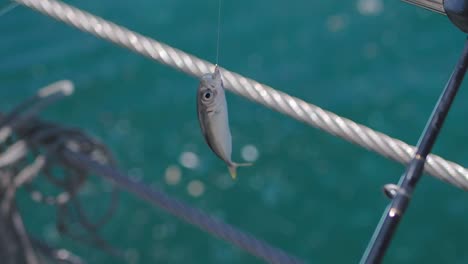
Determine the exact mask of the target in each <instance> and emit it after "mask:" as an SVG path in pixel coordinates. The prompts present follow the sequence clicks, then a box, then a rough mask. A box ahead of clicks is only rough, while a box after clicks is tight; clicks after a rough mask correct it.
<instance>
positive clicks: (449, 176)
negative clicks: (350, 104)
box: [15, 0, 468, 190]
mask: <svg viewBox="0 0 468 264" xmlns="http://www.w3.org/2000/svg"><path fill="white" fill-rule="evenodd" d="M15 1H16V2H18V3H20V4H23V5H25V6H27V7H30V8H32V9H34V10H37V11H39V12H41V13H43V14H45V15H48V16H51V17H53V18H55V19H57V20H59V21H62V22H65V23H67V24H69V25H71V26H74V27H76V28H78V29H80V30H82V31H85V32H88V33H91V34H93V35H95V36H97V37H99V38H103V39H106V40H108V41H110V42H113V43H115V44H118V45H120V46H122V47H125V48H128V49H131V50H133V51H135V52H137V53H139V54H141V55H144V56H146V57H149V58H151V59H153V60H155V61H158V62H160V63H162V64H165V65H168V66H170V67H173V68H175V69H178V70H181V71H183V72H185V73H187V74H189V75H193V76H197V77H199V76H201V75H202V74H204V73H207V72H210V71H212V70H213V69H214V65H213V64H212V63H209V62H207V61H205V60H201V59H199V58H197V57H195V56H192V55H190V54H187V53H185V52H183V51H181V50H178V49H175V48H172V47H170V46H168V45H166V44H163V43H161V42H158V41H156V40H153V39H151V38H148V37H145V36H143V35H141V34H138V33H136V32H133V31H131V30H128V29H126V28H124V27H121V26H119V25H116V24H114V23H111V22H108V21H106V20H104V19H102V18H99V17H97V16H94V15H92V14H90V13H87V12H84V11H81V10H79V9H77V8H75V7H72V6H70V5H67V4H65V3H62V2H59V1H56V0H15ZM223 78H224V83H225V86H226V89H228V90H230V91H232V92H234V93H236V94H238V95H241V96H244V97H246V98H248V99H250V100H252V101H254V102H257V103H259V104H262V105H264V106H266V107H269V108H271V109H274V110H276V111H278V112H281V113H283V114H286V115H288V116H290V117H292V118H295V119H297V120H300V121H302V122H304V123H306V124H309V125H311V126H314V127H317V128H320V129H322V130H324V131H326V132H328V133H330V134H333V135H335V136H338V137H341V138H344V139H346V140H348V141H350V142H352V143H354V144H357V145H360V146H362V147H364V148H366V149H368V150H372V151H374V152H377V153H379V154H381V155H383V156H385V157H387V158H390V159H393V160H395V161H398V162H400V163H403V164H407V163H408V162H409V161H410V159H411V158H412V156H413V155H414V152H415V148H414V146H410V145H408V144H406V143H405V142H402V141H400V140H398V139H394V138H392V137H389V136H387V135H385V134H383V133H380V132H377V131H374V130H372V129H370V128H368V127H366V126H363V125H360V124H357V123H355V122H353V121H351V120H349V119H347V118H344V117H340V116H338V115H336V114H334V113H331V112H328V111H326V110H323V109H322V108H320V107H317V106H315V105H313V104H309V103H307V102H305V101H303V100H301V99H299V98H296V97H293V96H290V95H288V94H286V93H283V92H280V91H277V90H275V89H273V88H271V87H269V86H267V85H264V84H261V83H259V82H256V81H254V80H252V79H248V78H245V77H243V76H241V75H239V74H237V73H234V72H230V71H228V70H224V69H223ZM425 171H426V172H427V173H429V174H430V175H432V176H435V177H437V178H439V179H441V180H443V181H446V182H449V183H451V184H453V185H455V186H457V187H460V188H462V189H464V190H468V170H467V169H466V168H464V167H462V166H460V165H458V164H456V163H454V162H450V161H447V160H445V159H443V158H441V157H439V156H437V155H432V154H431V155H429V156H428V158H427V162H426V165H425Z"/></svg>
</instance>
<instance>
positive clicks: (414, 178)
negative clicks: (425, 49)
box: [360, 40, 468, 264]
mask: <svg viewBox="0 0 468 264" xmlns="http://www.w3.org/2000/svg"><path fill="white" fill-rule="evenodd" d="M467 66H468V40H467V41H466V42H465V47H464V49H463V52H462V54H461V56H460V59H459V60H458V63H457V65H456V67H455V69H454V71H453V73H452V75H451V76H450V79H449V81H448V83H447V85H446V86H445V89H444V91H443V92H442V95H441V96H440V98H439V101H438V102H437V104H436V106H435V108H434V110H433V112H432V115H431V117H430V118H429V121H428V123H427V125H426V127H425V128H424V131H423V133H422V135H421V137H420V139H419V142H418V144H417V148H416V153H415V155H414V157H413V159H412V160H411V161H410V163H409V165H408V167H407V168H406V171H405V173H404V174H403V175H402V177H401V178H400V182H399V184H398V186H396V185H387V186H386V190H385V191H386V193H387V194H388V195H389V196H391V198H392V201H391V203H390V204H389V205H388V206H387V208H386V210H385V212H384V214H383V216H382V219H381V220H380V223H379V225H378V226H377V228H376V230H375V232H374V235H373V236H372V238H371V241H370V242H369V245H368V247H367V249H366V251H365V252H364V255H363V257H362V259H361V262H360V263H365V264H371V263H372V264H374V263H381V261H382V259H383V257H384V255H385V252H386V251H387V248H388V246H389V244H390V241H391V240H392V237H393V235H394V233H395V231H396V228H397V226H398V223H399V222H400V219H401V218H402V217H403V214H404V213H405V210H406V208H407V207H408V204H409V202H410V199H411V195H412V194H413V190H414V188H415V187H416V185H417V183H418V181H419V179H420V178H421V175H422V172H423V169H424V163H425V161H426V157H427V155H428V154H429V153H430V152H431V149H432V146H433V145H434V142H435V140H436V139H437V136H438V134H439V131H440V129H441V128H442V125H443V123H444V120H445V117H446V116H447V113H448V112H449V109H450V106H451V105H452V102H453V100H454V98H455V96H456V94H457V91H458V88H459V87H460V85H461V83H462V81H463V77H464V76H465V73H466V70H467Z"/></svg>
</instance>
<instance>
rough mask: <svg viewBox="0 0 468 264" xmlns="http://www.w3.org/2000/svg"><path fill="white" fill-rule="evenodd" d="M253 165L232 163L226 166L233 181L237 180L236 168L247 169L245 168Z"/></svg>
mask: <svg viewBox="0 0 468 264" xmlns="http://www.w3.org/2000/svg"><path fill="white" fill-rule="evenodd" d="M252 165H253V163H235V162H233V163H232V164H230V165H229V166H228V169H229V174H231V177H232V179H233V180H235V179H236V178H237V168H238V167H247V166H252Z"/></svg>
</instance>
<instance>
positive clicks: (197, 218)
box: [60, 149, 304, 264]
mask: <svg viewBox="0 0 468 264" xmlns="http://www.w3.org/2000/svg"><path fill="white" fill-rule="evenodd" d="M60 156H62V157H64V158H65V159H66V160H67V162H69V163H71V164H73V165H75V166H77V167H78V168H81V169H84V170H86V171H92V172H94V173H96V174H98V175H100V176H102V177H104V178H106V179H108V180H110V181H111V182H113V183H115V184H116V185H117V186H120V187H121V188H122V189H124V190H126V191H128V192H131V193H133V194H134V195H135V196H137V197H139V198H141V199H144V200H146V201H148V202H150V203H151V204H153V205H156V206H158V207H160V208H161V209H164V210H165V211H167V212H168V213H170V214H172V215H175V216H177V217H178V218H180V219H182V220H184V221H186V222H188V223H190V224H192V225H195V226H197V227H199V228H200V229H202V230H204V231H206V232H208V233H210V234H212V235H214V236H217V237H219V238H221V239H224V240H226V241H229V242H231V243H233V244H234V245H236V246H238V247H240V248H242V249H244V250H246V251H247V252H249V253H251V254H252V255H254V256H257V257H259V258H261V259H263V260H265V261H267V262H268V263H278V264H293V263H294V264H295V263H297V264H299V263H304V262H303V261H302V260H299V259H297V258H296V257H292V256H290V255H288V254H287V253H285V252H284V251H282V250H280V249H278V248H275V247H272V246H270V245H268V244H267V243H265V242H263V241H261V240H258V239H257V238H255V237H254V236H252V235H250V234H247V233H245V232H243V231H241V230H239V229H236V228H235V227H233V226H231V225H229V224H226V223H224V222H222V221H220V220H217V219H216V218H214V217H212V216H210V215H208V214H205V213H203V212H202V211H200V210H197V209H195V208H193V207H190V206H189V205H187V204H185V203H183V202H181V201H179V200H177V199H174V198H171V197H170V196H168V195H167V194H165V193H164V192H162V191H159V190H155V189H152V188H150V187H147V186H146V185H145V184H142V183H140V182H137V181H134V180H131V178H130V177H128V176H127V175H125V174H123V173H122V172H120V171H118V170H116V169H114V168H112V167H110V166H106V165H101V164H99V163H98V162H96V161H94V160H92V159H90V158H89V157H87V156H86V155H83V154H80V153H77V152H72V151H70V150H66V149H64V150H63V151H62V153H61V155H60Z"/></svg>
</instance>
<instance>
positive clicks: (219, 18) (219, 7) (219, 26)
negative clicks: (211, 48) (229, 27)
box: [216, 0, 222, 65]
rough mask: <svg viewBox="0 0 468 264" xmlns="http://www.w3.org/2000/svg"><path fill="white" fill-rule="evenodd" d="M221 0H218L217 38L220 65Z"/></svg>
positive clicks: (217, 56)
mask: <svg viewBox="0 0 468 264" xmlns="http://www.w3.org/2000/svg"><path fill="white" fill-rule="evenodd" d="M221 2H222V0H219V2H218V39H217V40H216V65H218V61H219V36H220V35H221Z"/></svg>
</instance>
